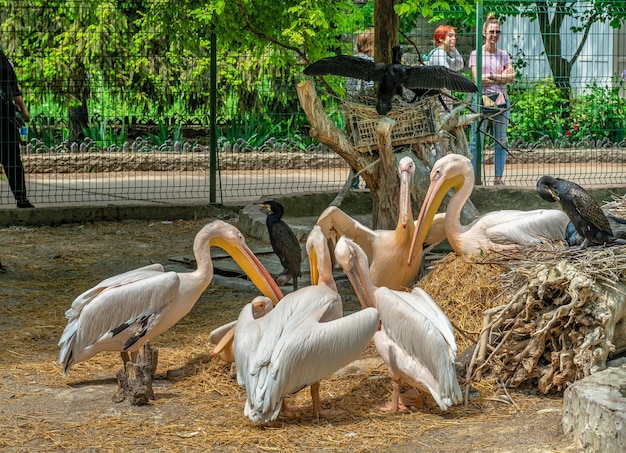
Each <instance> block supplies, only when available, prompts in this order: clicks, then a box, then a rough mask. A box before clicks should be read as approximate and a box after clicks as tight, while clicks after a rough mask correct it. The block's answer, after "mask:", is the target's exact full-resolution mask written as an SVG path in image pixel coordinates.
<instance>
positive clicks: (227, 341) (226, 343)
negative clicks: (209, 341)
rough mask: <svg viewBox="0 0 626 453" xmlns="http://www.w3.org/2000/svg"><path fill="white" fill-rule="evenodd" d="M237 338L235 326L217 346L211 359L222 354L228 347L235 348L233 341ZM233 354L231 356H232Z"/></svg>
mask: <svg viewBox="0 0 626 453" xmlns="http://www.w3.org/2000/svg"><path fill="white" fill-rule="evenodd" d="M234 338H235V326H233V327H232V328H231V329H230V330H229V331H228V332H226V334H225V335H224V336H223V337H222V339H221V340H220V341H219V342H218V343H217V344H216V345H215V348H213V352H212V353H211V357H215V356H216V355H219V354H221V353H222V352H223V351H224V350H225V349H226V348H227V347H230V348H232V347H233V340H234ZM232 355H233V354H231V356H232Z"/></svg>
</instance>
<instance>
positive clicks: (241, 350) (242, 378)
mask: <svg viewBox="0 0 626 453" xmlns="http://www.w3.org/2000/svg"><path fill="white" fill-rule="evenodd" d="M267 319H268V317H262V318H259V319H254V316H253V310H252V303H249V304H247V305H246V306H245V307H243V309H242V310H241V312H240V313H239V318H237V321H236V322H235V324H236V325H235V339H234V346H233V347H234V350H235V363H236V364H237V382H238V383H239V385H241V386H242V387H243V388H245V389H248V388H253V385H254V384H255V382H256V381H255V379H254V376H253V375H252V374H251V373H250V369H251V367H252V363H253V361H254V359H255V355H256V354H255V351H256V350H257V348H258V346H259V342H260V341H261V338H262V336H263V328H264V326H265V325H266V321H267Z"/></svg>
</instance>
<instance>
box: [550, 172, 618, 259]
mask: <svg viewBox="0 0 626 453" xmlns="http://www.w3.org/2000/svg"><path fill="white" fill-rule="evenodd" d="M537 193H538V194H539V196H540V197H541V198H543V199H544V200H546V201H550V202H555V201H558V202H559V204H560V205H561V208H563V211H565V212H566V213H567V215H568V216H569V218H570V219H571V221H572V224H573V225H574V228H576V232H577V233H578V234H579V235H580V236H582V237H583V241H582V244H580V247H578V248H581V249H584V248H586V247H587V245H602V244H606V243H611V242H614V243H617V244H626V240H624V239H618V238H616V237H615V235H614V234H613V230H612V228H611V224H610V223H609V219H608V218H607V216H606V215H605V214H604V211H602V208H601V207H600V205H599V204H598V202H597V201H596V200H595V199H594V198H593V197H592V196H591V195H589V193H587V191H586V190H585V189H583V188H582V187H580V186H579V185H578V184H576V183H575V182H572V181H568V180H566V179H561V178H553V177H552V176H542V177H541V178H539V180H538V181H537Z"/></svg>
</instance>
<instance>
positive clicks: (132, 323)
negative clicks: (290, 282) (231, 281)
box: [59, 220, 282, 373]
mask: <svg viewBox="0 0 626 453" xmlns="http://www.w3.org/2000/svg"><path fill="white" fill-rule="evenodd" d="M213 246H215V247H220V248H222V249H224V250H225V251H226V252H227V253H228V254H229V255H230V256H231V257H232V258H233V259H234V260H235V261H236V262H237V264H239V266H240V267H241V269H242V270H243V271H244V272H245V273H246V274H247V275H248V276H249V277H250V279H251V280H252V282H253V283H254V284H255V285H256V287H257V288H258V289H259V290H260V291H261V292H262V293H263V294H264V295H265V296H267V297H268V298H270V300H272V301H273V302H278V300H280V299H281V298H282V292H281V291H280V288H279V287H278V285H276V283H275V282H274V279H273V278H272V277H271V275H270V274H269V273H268V272H267V270H266V269H265V268H264V267H263V265H262V264H261V262H260V261H259V260H258V259H257V257H256V256H254V254H253V253H252V251H251V250H250V249H249V248H248V246H247V245H246V241H245V238H244V236H243V235H242V234H241V232H240V231H239V230H238V229H237V228H235V227H234V226H233V225H230V224H228V223H226V222H223V221H221V220H216V221H214V222H211V223H209V224H207V225H205V226H204V227H203V228H202V229H201V230H200V231H199V232H198V233H197V234H196V237H195V240H194V244H193V252H194V256H195V258H196V262H197V269H196V270H195V271H193V272H181V273H178V272H165V271H164V268H163V266H162V265H161V264H151V265H149V266H145V267H142V268H139V269H135V270H131V271H128V272H125V273H123V274H120V275H116V276H114V277H111V278H108V279H106V280H104V281H102V282H100V283H99V284H98V285H96V286H95V287H93V288H91V289H89V290H87V291H85V292H84V293H82V294H81V295H80V296H78V297H77V298H76V299H75V300H74V302H73V303H72V306H71V308H70V309H69V310H67V311H66V313H65V316H66V317H67V319H68V323H67V326H66V327H65V330H64V331H63V335H62V336H61V339H60V341H59V346H60V348H61V352H60V354H59V362H60V363H61V364H62V365H63V372H64V373H67V372H68V370H69V369H70V367H71V366H72V365H74V364H76V363H78V362H82V361H85V360H88V359H90V358H91V357H93V356H94V355H96V354H98V353H99V352H102V351H119V352H120V353H121V355H122V359H123V360H124V362H126V361H128V360H133V361H134V360H135V359H136V356H137V354H138V352H139V350H140V349H141V347H142V346H143V344H144V343H145V342H146V341H148V340H150V339H152V338H154V337H156V336H157V335H159V334H161V333H163V332H165V331H166V330H168V329H169V328H170V327H172V326H173V325H174V324H176V323H177V322H178V321H180V320H181V319H182V318H183V317H184V316H185V315H186V314H187V313H189V311H191V309H192V308H193V306H194V305H195V303H196V301H197V300H198V299H199V298H200V296H201V295H202V293H203V292H204V290H205V289H206V288H207V287H208V286H209V284H210V283H211V280H212V279H213V261H212V260H211V251H210V250H211V247H213Z"/></svg>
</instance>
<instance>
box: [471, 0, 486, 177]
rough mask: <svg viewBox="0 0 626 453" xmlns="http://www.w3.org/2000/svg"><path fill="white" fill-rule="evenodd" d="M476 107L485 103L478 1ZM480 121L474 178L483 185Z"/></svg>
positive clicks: (481, 15)
mask: <svg viewBox="0 0 626 453" xmlns="http://www.w3.org/2000/svg"><path fill="white" fill-rule="evenodd" d="M476 87H477V88H478V91H477V92H476V103H475V104H476V109H477V110H478V111H479V112H480V111H481V110H482V104H483V96H482V91H483V2H482V1H477V2H476ZM479 125H480V121H479V123H478V125H477V126H476V127H475V128H474V137H472V138H473V140H474V180H475V181H476V182H475V184H476V185H481V184H482V182H483V178H482V174H481V171H482V165H483V137H482V135H481V133H480V128H479V127H478V126H479Z"/></svg>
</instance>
